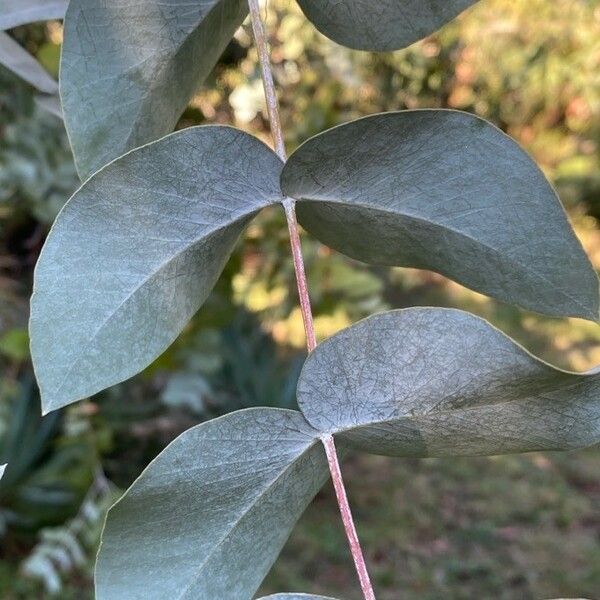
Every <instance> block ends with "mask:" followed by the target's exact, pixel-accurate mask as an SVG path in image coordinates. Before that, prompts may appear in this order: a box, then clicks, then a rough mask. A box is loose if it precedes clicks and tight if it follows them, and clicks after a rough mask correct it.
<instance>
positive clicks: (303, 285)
mask: <svg viewBox="0 0 600 600" xmlns="http://www.w3.org/2000/svg"><path fill="white" fill-rule="evenodd" d="M248 5H249V8H250V18H251V21H252V30H253V32H254V40H255V42H256V48H257V51H258V58H259V62H260V68H261V72H262V80H263V87H264V90H265V98H266V101H267V112H268V114H269V122H270V125H271V132H272V135H273V141H274V143H275V150H276V151H277V154H278V155H279V158H281V160H282V161H284V162H285V160H286V159H287V154H286V151H285V144H284V141H283V129H282V127H281V119H280V117H279V104H278V102H277V94H276V92H275V84H274V82H273V73H272V72H271V60H270V57H269V50H268V47H267V41H266V37H265V30H264V27H263V23H262V19H261V16H260V6H259V0H248ZM283 207H284V209H285V216H286V220H287V224H288V230H289V232H290V245H291V248H292V256H293V258H294V271H295V273H296V284H297V286H298V296H299V298H300V309H301V311H302V320H303V322H304V331H305V333H306V346H307V348H308V351H309V352H312V351H313V350H314V349H315V347H316V345H317V340H316V336H315V327H314V321H313V316H312V310H311V306H310V297H309V294H308V284H307V281H306V273H305V269H304V260H303V258H302V246H301V242H300V235H299V232H298V222H297V220H296V210H295V201H294V200H293V199H292V198H286V199H285V200H284V201H283ZM322 442H323V445H324V447H325V454H326V455H327V463H328V465H329V471H330V473H331V479H332V481H333V487H334V489H335V494H336V497H337V501H338V505H339V508H340V514H341V516H342V522H343V523H344V530H345V531H346V537H347V538H348V543H349V545H350V551H351V553H352V558H353V560H354V565H355V567H356V572H357V573H358V579H359V581H360V586H361V589H362V592H363V596H364V598H365V600H375V594H374V592H373V587H372V586H371V581H370V579H369V573H368V571H367V565H366V563H365V559H364V556H363V552H362V548H361V546H360V541H359V539H358V535H357V533H356V527H355V526H354V521H353V519H352V512H351V511H350V505H349V504H348V497H347V496H346V488H345V486H344V480H343V478H342V472H341V469H340V464H339V460H338V456H337V452H336V449H335V443H334V441H333V437H332V436H330V435H328V436H325V437H323V439H322Z"/></svg>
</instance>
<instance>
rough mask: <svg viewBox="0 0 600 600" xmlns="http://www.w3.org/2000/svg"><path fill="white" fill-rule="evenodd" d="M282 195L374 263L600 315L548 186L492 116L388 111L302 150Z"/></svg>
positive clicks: (528, 302)
mask: <svg viewBox="0 0 600 600" xmlns="http://www.w3.org/2000/svg"><path fill="white" fill-rule="evenodd" d="M282 190H283V192H284V194H286V195H288V196H292V197H294V198H297V199H301V200H302V202H299V203H298V218H299V221H300V223H301V224H302V225H303V226H304V227H305V228H306V229H308V231H310V232H311V233H312V234H314V235H315V236H316V237H317V238H319V239H320V240H321V241H323V242H325V243H326V244H328V245H329V246H331V247H332V248H335V249H337V250H339V251H341V252H343V253H345V254H347V255H349V256H351V257H353V258H357V259H359V260H363V261H365V262H368V263H374V264H383V265H396V266H405V267H416V268H420V269H430V270H432V271H437V272H438V273H442V274H443V275H446V276H448V277H450V278H452V279H454V280H456V281H458V282H459V283H462V284H463V285H466V286H468V287H470V288H472V289H474V290H477V291H479V292H483V293H485V294H488V295H490V296H494V297H496V298H499V299H500V300H503V301H505V302H510V303H514V304H517V305H520V306H522V307H524V308H528V309H531V310H535V311H538V312H541V313H546V314H550V315H560V316H576V317H584V318H587V319H591V320H597V319H598V302H599V298H598V291H599V290H598V278H597V276H596V273H595V272H594V269H593V267H592V265H591V263H590V261H589V260H588V258H587V256H586V255H585V253H584V251H583V249H582V247H581V244H580V243H579V241H578V240H577V238H576V236H575V234H574V233H573V230H572V229H571V227H570V225H569V222H568V220H567V218H566V215H565V212H564V210H563V208H562V206H561V204H560V202H559V201H558V198H557V197H556V194H555V192H554V190H553V189H552V187H551V186H550V184H549V183H548V182H547V181H546V179H545V177H544V176H543V174H542V172H541V171H540V170H539V168H538V167H537V166H536V165H535V163H534V162H533V161H532V160H531V158H530V157H529V156H528V155H527V154H526V153H525V152H524V151H523V150H522V149H521V148H520V147H519V146H518V145H517V144H516V143H515V142H514V141H513V140H512V139H510V138H509V137H508V136H506V135H505V134H504V133H502V132H501V131H500V130H499V129H497V128H496V127H494V126H493V125H491V124H489V123H487V122H486V121H484V120H482V119H479V118H477V117H474V116H472V115H469V114H467V113H462V112H458V111H449V110H417V111H402V112H394V113H385V114H380V115H374V116H371V117H366V118H364V119H359V120H357V121H353V122H351V123H348V124H345V125H341V126H339V127H335V128H333V129H330V130H328V131H326V132H324V133H322V134H320V135H317V136H315V137H314V138H312V139H310V140H308V141H307V142H306V143H304V144H303V145H302V146H300V148H299V149H298V150H296V152H294V153H293V154H292V156H291V157H290V159H289V161H288V163H287V164H286V166H285V168H284V170H283V173H282Z"/></svg>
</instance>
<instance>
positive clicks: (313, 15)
mask: <svg viewBox="0 0 600 600" xmlns="http://www.w3.org/2000/svg"><path fill="white" fill-rule="evenodd" d="M476 1H477V0H377V2H368V1H365V0H343V1H340V0H298V4H300V6H301V8H302V10H303V11H304V14H305V15H306V16H307V17H308V19H310V20H311V21H312V22H313V23H314V24H315V26H316V28H317V29H318V30H319V31H320V32H321V33H323V34H324V35H326V36H327V37H328V38H330V39H332V40H333V41H334V42H337V43H338V44H341V45H342V46H348V47H349V48H356V49H357V50H376V51H380V52H381V51H387V50H398V49H399V48H405V47H406V46H410V44H412V43H413V42H416V41H417V40H420V39H421V38H424V37H426V36H428V35H430V34H431V33H433V32H434V31H436V30H437V29H439V28H440V27H442V25H444V24H445V23H447V22H448V21H451V20H452V19H454V17H456V16H457V15H458V14H460V13H461V12H462V11H463V10H465V9H466V8H468V7H469V6H472V5H473V4H475V2H476Z"/></svg>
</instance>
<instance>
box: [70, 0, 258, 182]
mask: <svg viewBox="0 0 600 600" xmlns="http://www.w3.org/2000/svg"><path fill="white" fill-rule="evenodd" d="M247 11H248V8H247V4H246V1H245V0H198V1H197V2H190V1H189V0H139V1H136V2H118V3H115V2H113V1H112V0H71V2H70V4H69V8H68V10H67V14H66V17H65V37H64V45H63V51H62V60H61V71H60V87H61V95H62V102H63V107H64V112H65V123H66V127H67V131H68V132H69V137H70V140H71V145H72V147H73V153H74V156H75V162H76V165H77V170H78V171H79V174H80V176H81V178H82V179H85V178H86V177H88V176H89V175H91V174H92V173H93V172H94V171H96V170H97V169H98V168H100V167H101V166H103V165H104V164H106V163H108V162H109V161H111V160H112V159H114V158H116V157H117V156H120V155H121V154H123V153H124V152H126V151H127V150H130V149H132V148H136V147H137V146H141V145H142V144H145V143H147V142H151V141H153V140H155V139H157V138H159V137H161V136H163V135H165V134H166V133H170V132H171V131H173V129H174V127H175V124H176V123H177V120H178V119H179V117H180V115H181V113H182V112H183V110H184V108H185V106H186V105H187V103H188V101H189V100H190V98H191V97H192V96H193V94H194V93H195V92H196V90H197V87H198V86H199V85H200V83H201V82H202V81H203V80H204V79H205V78H206V77H207V76H208V75H209V73H210V71H211V70H212V68H213V66H214V65H215V63H216V62H217V60H218V58H219V56H220V55H221V53H222V52H223V50H224V49H225V47H226V45H227V44H228V42H229V41H230V40H231V38H232V36H233V34H234V32H235V30H236V29H237V28H238V26H239V25H240V24H241V23H242V21H243V19H244V17H245V16H246V14H247Z"/></svg>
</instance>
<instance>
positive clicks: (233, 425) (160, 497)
mask: <svg viewBox="0 0 600 600" xmlns="http://www.w3.org/2000/svg"><path fill="white" fill-rule="evenodd" d="M316 435H317V432H316V431H314V429H312V427H310V426H309V425H308V424H307V423H306V421H305V420H304V418H303V417H302V415H301V414H300V413H298V412H296V411H287V410H280V409H269V408H256V409H248V410H243V411H238V412H236V413H231V414H229V415H227V416H225V417H221V418H220V419H215V420H213V421H209V422H207V423H203V424H201V425H198V426H196V427H193V428H192V429H190V430H188V431H186V432H185V433H184V434H182V435H181V436H179V438H177V439H176V440H175V441H174V442H173V443H172V444H171V445H169V446H168V447H167V448H166V449H165V450H164V451H163V452H162V453H161V454H160V455H159V456H158V457H157V458H156V459H155V460H154V461H153V462H152V463H151V464H150V465H149V466H148V467H147V469H146V470H145V471H144V472H143V473H142V475H141V476H140V477H139V479H138V480H137V481H136V482H135V483H134V484H133V485H132V486H131V488H130V489H129V490H128V491H127V492H126V493H125V495H124V496H123V497H122V498H121V500H120V501H119V502H118V503H117V504H116V505H115V506H114V507H113V508H112V509H111V510H110V511H109V513H108V517H107V520H106V525H105V528H104V532H103V534H102V545H101V547H100V551H99V555H98V562H97V565H96V597H97V598H98V600H113V599H114V600H122V599H124V598H127V600H137V599H139V600H152V599H153V598H156V599H157V600H159V599H160V600H163V599H164V598H176V599H178V600H188V599H189V600H192V599H194V600H196V599H199V598H207V599H208V598H210V599H215V600H216V599H223V600H225V599H227V600H249V599H250V598H252V596H253V595H254V593H255V592H256V590H257V589H258V587H259V585H260V584H261V582H262V580H263V578H264V577H265V575H266V574H267V572H268V571H269V569H270V567H271V565H272V564H273V562H274V561H275V559H276V558H277V556H278V554H279V552H280V551H281V548H282V547H283V545H284V543H285V541H286V539H287V538H288V536H289V534H290V532H291V530H292V528H293V526H294V524H295V523H296V521H297V519H298V518H299V517H300V515H301V514H302V512H303V511H304V510H305V508H306V506H307V505H308V504H309V502H310V500H311V499H312V498H313V496H314V495H315V494H316V493H317V491H318V490H319V489H320V488H321V486H322V485H323V483H324V482H325V480H326V478H327V472H328V471H327V462H326V460H325V456H324V452H323V450H322V446H321V444H320V442H319V440H318V438H317V437H316Z"/></svg>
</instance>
